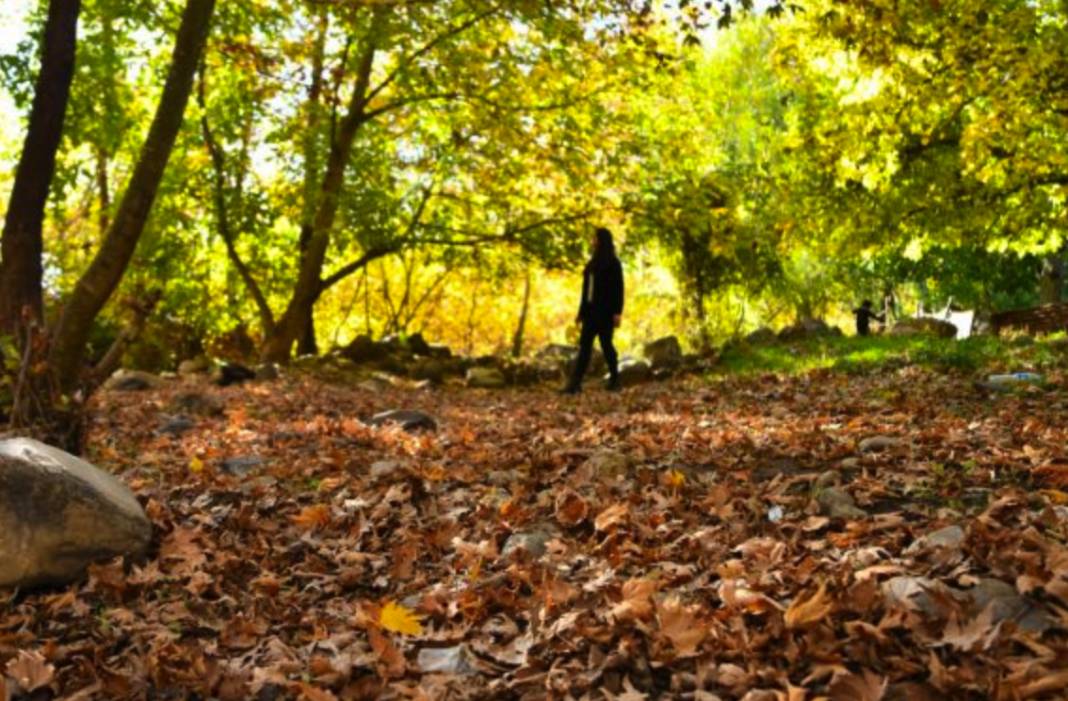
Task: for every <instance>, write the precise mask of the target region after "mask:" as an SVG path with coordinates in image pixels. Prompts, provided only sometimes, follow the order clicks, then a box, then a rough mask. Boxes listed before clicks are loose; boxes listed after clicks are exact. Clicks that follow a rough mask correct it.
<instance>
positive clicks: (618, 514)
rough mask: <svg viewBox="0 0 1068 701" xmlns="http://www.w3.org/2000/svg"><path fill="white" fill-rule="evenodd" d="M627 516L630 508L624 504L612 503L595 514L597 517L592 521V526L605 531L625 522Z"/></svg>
mask: <svg viewBox="0 0 1068 701" xmlns="http://www.w3.org/2000/svg"><path fill="white" fill-rule="evenodd" d="M629 517H630V508H629V507H628V506H627V505H626V504H624V503H619V504H613V505H612V506H609V507H608V508H607V509H605V510H604V511H602V512H601V513H599V514H597V518H596V519H595V520H594V522H593V527H594V528H596V529H597V530H598V531H607V530H608V529H610V528H612V527H614V526H618V525H620V524H622V523H625V522H626V521H627V519H628V518H629Z"/></svg>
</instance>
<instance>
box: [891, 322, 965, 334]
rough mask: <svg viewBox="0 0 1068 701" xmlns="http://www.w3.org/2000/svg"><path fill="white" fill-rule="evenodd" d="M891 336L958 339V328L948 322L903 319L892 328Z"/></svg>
mask: <svg viewBox="0 0 1068 701" xmlns="http://www.w3.org/2000/svg"><path fill="white" fill-rule="evenodd" d="M890 335H891V336H936V337H938V338H956V337H957V327H956V326H954V325H953V324H951V323H949V322H948V321H942V320H941V319H931V318H928V317H924V318H920V319H902V320H901V321H899V322H897V323H896V324H894V325H893V326H892V327H891V328H890Z"/></svg>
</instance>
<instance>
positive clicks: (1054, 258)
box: [1038, 248, 1066, 304]
mask: <svg viewBox="0 0 1068 701" xmlns="http://www.w3.org/2000/svg"><path fill="white" fill-rule="evenodd" d="M1065 254H1066V250H1065V249H1063V248H1062V249H1061V250H1059V251H1057V252H1056V253H1054V254H1053V255H1051V256H1048V257H1046V258H1045V259H1044V260H1043V261H1042V272H1041V274H1040V275H1041V277H1040V278H1039V281H1038V291H1039V297H1040V299H1041V300H1042V304H1056V303H1057V302H1060V301H1061V297H1062V293H1063V291H1064V273H1065V263H1064V257H1065Z"/></svg>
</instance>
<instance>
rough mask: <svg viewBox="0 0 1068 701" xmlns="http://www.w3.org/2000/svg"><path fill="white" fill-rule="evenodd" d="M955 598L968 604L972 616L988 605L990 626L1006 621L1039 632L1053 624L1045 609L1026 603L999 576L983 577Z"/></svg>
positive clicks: (1014, 589) (1030, 631) (1026, 601)
mask: <svg viewBox="0 0 1068 701" xmlns="http://www.w3.org/2000/svg"><path fill="white" fill-rule="evenodd" d="M958 598H963V599H964V600H965V601H966V602H967V603H968V604H969V608H968V612H969V613H970V614H971V615H972V616H978V615H979V614H981V613H982V612H983V611H984V610H986V609H987V608H988V607H989V608H990V609H991V613H992V614H993V619H992V620H991V623H992V624H993V625H997V624H998V623H1000V622H1001V621H1006V620H1010V621H1012V622H1013V623H1015V624H1016V626H1017V627H1018V628H1019V629H1020V630H1023V631H1025V632H1028V633H1042V632H1045V631H1047V630H1049V629H1050V628H1052V627H1053V625H1054V620H1053V617H1052V616H1051V615H1050V613H1049V611H1047V610H1046V609H1045V608H1043V607H1042V606H1040V605H1037V604H1034V603H1032V602H1030V601H1029V600H1027V599H1026V598H1024V597H1023V596H1021V595H1020V593H1019V592H1017V591H1016V587H1014V586H1013V585H1011V584H1009V583H1008V582H1003V581H1001V580H1000V579H993V578H990V577H984V578H983V579H980V580H979V583H978V584H976V585H975V586H974V587H972V588H971V589H966V590H964V591H963V592H962V593H961V595H959V596H958Z"/></svg>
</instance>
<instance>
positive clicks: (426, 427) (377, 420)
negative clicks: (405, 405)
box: [365, 409, 438, 433]
mask: <svg viewBox="0 0 1068 701" xmlns="http://www.w3.org/2000/svg"><path fill="white" fill-rule="evenodd" d="M365 423H366V424H367V425H368V426H385V425H387V424H397V425H398V426H400V427H401V428H402V429H404V430H405V431H408V432H409V433H412V432H415V431H436V430H438V422H437V421H435V420H434V418H433V417H432V416H430V415H429V414H424V413H423V412H421V411H409V410H407V409H395V410H392V411H383V412H382V413H380V414H375V415H374V416H372V417H371V418H370V419H368V420H367V421H366V422H365Z"/></svg>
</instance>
